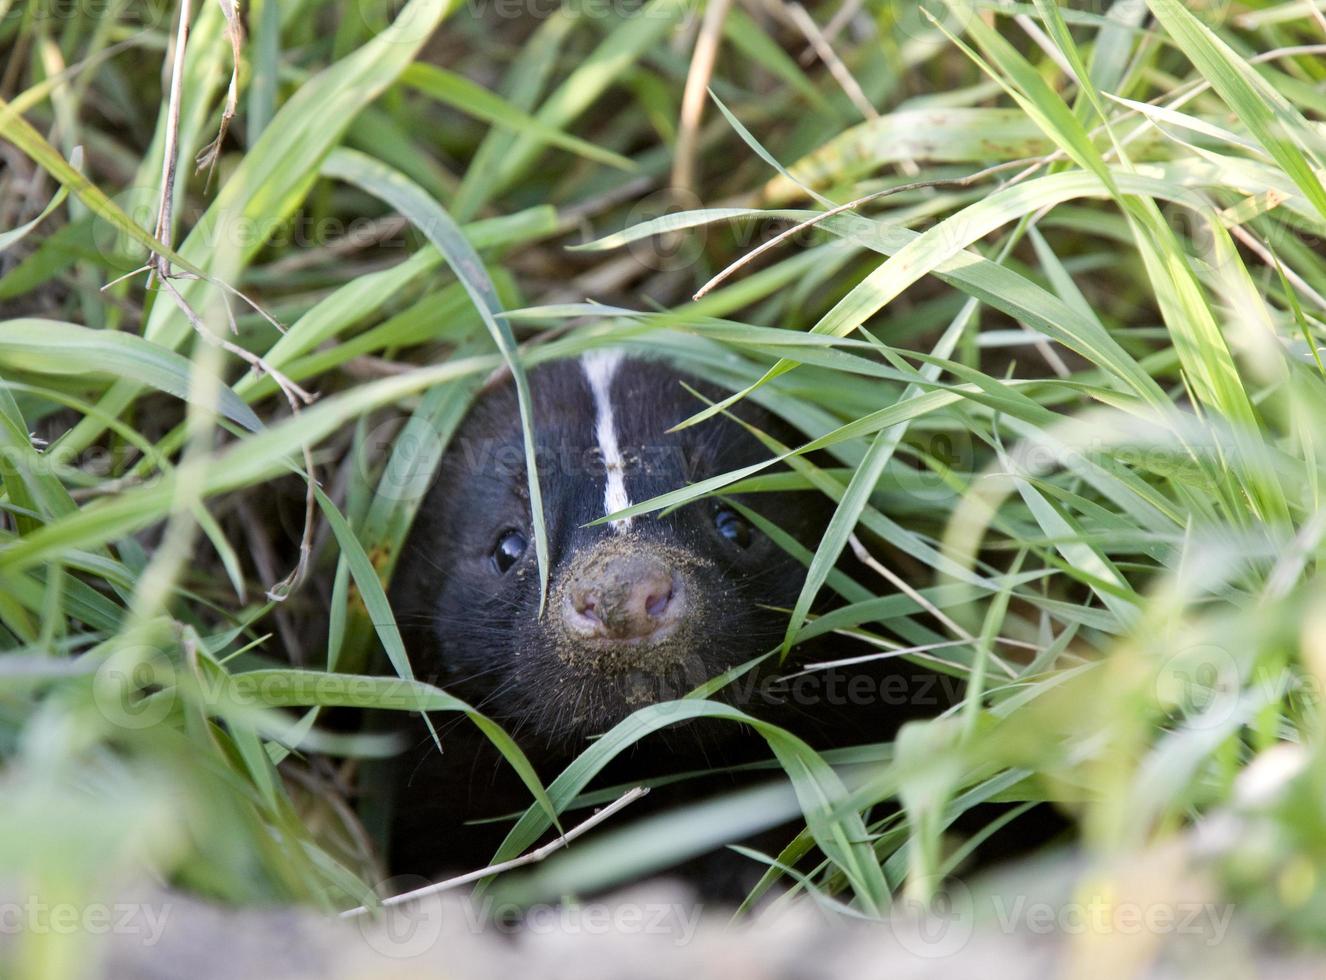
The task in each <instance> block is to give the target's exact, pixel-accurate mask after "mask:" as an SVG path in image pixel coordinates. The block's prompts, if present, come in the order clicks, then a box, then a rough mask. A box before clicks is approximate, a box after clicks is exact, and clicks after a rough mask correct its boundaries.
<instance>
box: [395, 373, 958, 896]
mask: <svg viewBox="0 0 1326 980" xmlns="http://www.w3.org/2000/svg"><path fill="white" fill-rule="evenodd" d="M683 382H685V383H686V384H688V385H690V386H691V387H692V388H694V389H696V390H698V391H699V392H701V393H702V394H703V395H705V397H712V398H718V397H722V394H723V393H722V392H721V391H719V390H717V389H715V388H714V387H713V386H711V385H708V384H705V383H703V382H700V381H698V380H696V379H694V378H689V377H685V376H683V375H680V374H679V373H678V372H677V371H676V370H674V369H673V368H671V367H669V366H667V365H665V364H662V363H657V362H652V361H644V360H635V359H630V358H626V357H624V356H622V355H621V354H619V353H616V352H603V351H600V352H594V353H590V354H586V355H585V356H583V357H581V358H579V359H577V360H569V361H561V362H555V363H550V364H547V365H545V366H542V367H538V368H536V369H534V370H532V371H531V372H530V373H529V384H530V389H531V394H532V407H533V416H534V420H535V441H536V446H537V457H536V458H537V463H538V472H539V481H540V487H541V491H542V498H543V506H544V516H545V521H546V526H547V533H548V561H549V567H550V579H549V592H548V598H547V605H546V608H545V609H544V611H543V614H542V615H540V613H539V599H540V596H539V573H538V564H537V559H536V556H535V548H534V543H533V542H534V531H533V528H532V526H531V516H530V502H529V497H528V492H527V485H528V484H527V477H526V471H525V452H524V443H523V439H522V434H521V427H520V422H519V413H518V408H517V401H516V394H515V388H514V385H512V384H511V383H509V382H508V383H506V384H504V385H501V386H496V387H493V388H491V389H489V390H487V391H486V392H484V393H483V394H482V395H481V396H480V398H479V400H478V401H477V402H476V404H475V405H474V407H473V408H472V409H471V411H470V413H469V415H468V416H467V417H466V419H465V421H464V422H463V423H462V425H461V427H460V429H459V430H458V432H457V434H456V437H455V439H454V441H453V442H452V444H451V446H450V447H449V449H448V451H447V453H446V456H445V458H444V459H443V461H442V464H441V467H440V472H439V474H438V476H437V479H436V482H435V483H434V485H433V486H432V487H431V488H430V490H429V493H428V496H427V498H426V500H425V501H424V503H423V506H422V507H421V508H420V511H419V515H418V518H417V520H416V523H415V526H414V528H413V529H412V531H411V533H410V536H409V538H408V541H407V543H406V546H405V550H404V552H403V554H402V556H401V561H400V564H399V566H398V568H397V572H396V575H395V581H394V583H393V588H392V596H391V598H392V605H393V608H394V611H395V613H396V617H397V621H398V623H399V624H400V626H401V629H402V632H403V634H404V637H405V642H406V646H407V649H408V651H409V653H410V656H411V659H412V663H413V665H414V669H415V673H416V675H417V676H419V677H420V678H421V679H423V680H426V681H429V682H431V683H434V684H437V685H440V686H442V687H445V688H446V689H447V690H449V691H451V692H452V693H454V694H456V695H458V696H460V697H463V698H465V699H466V700H467V701H469V702H470V703H471V704H473V705H475V706H476V707H477V708H478V709H479V710H481V711H483V712H484V713H485V714H487V715H489V716H490V717H492V718H495V719H496V720H497V721H499V722H500V723H502V724H503V725H504V726H505V727H506V728H507V730H508V731H509V732H511V733H512V735H513V736H514V737H515V739H516V741H517V742H518V743H519V744H520V746H521V748H522V749H523V750H524V751H525V752H526V753H527V754H528V755H529V757H530V759H531V761H532V762H533V763H534V765H535V767H536V769H537V770H538V771H539V774H540V776H541V777H542V778H544V779H545V780H551V779H552V778H553V777H555V776H556V775H557V774H558V773H559V772H560V771H561V770H562V769H563V768H564V767H565V766H566V765H567V764H568V763H569V762H570V761H571V760H572V759H574V758H575V757H576V756H577V755H578V754H579V753H581V752H582V751H584V750H585V749H586V748H587V747H588V746H589V745H590V740H591V739H592V738H593V737H594V736H597V735H600V734H602V733H603V732H606V731H607V730H608V729H610V728H611V727H612V726H613V725H614V724H616V723H617V722H619V721H621V720H622V719H623V718H625V717H626V716H627V715H629V714H630V713H631V712H633V711H635V710H636V709H638V708H640V707H642V706H644V705H648V704H652V703H656V702H660V701H667V700H671V699H674V698H678V697H681V696H682V695H684V694H686V693H687V692H688V691H690V690H692V689H693V688H695V687H696V686H697V685H699V684H701V683H703V682H704V681H706V680H709V679H710V678H712V677H714V676H716V675H718V674H720V673H722V672H723V671H725V670H727V669H729V668H732V667H735V666H737V665H739V664H742V663H744V662H746V661H748V660H750V659H751V658H754V657H757V656H759V655H761V654H764V653H766V652H768V651H769V650H771V649H772V648H774V647H775V646H777V644H778V643H779V642H780V641H781V640H782V637H783V633H784V630H785V628H786V623H787V618H786V612H785V611H780V610H786V609H788V608H790V607H791V606H792V605H793V604H794V603H795V601H796V598H797V595H798V594H799V592H800V590H801V587H802V584H803V581H804V578H805V568H804V566H803V565H802V564H801V563H800V562H799V561H797V560H796V559H794V558H793V557H791V556H790V555H788V554H787V553H786V551H784V550H783V549H782V548H781V547H780V546H779V545H778V544H777V543H775V542H774V541H772V540H770V539H769V538H768V537H766V536H765V535H764V534H762V533H760V532H759V531H758V530H757V529H756V528H755V527H753V526H752V525H751V524H750V523H749V522H748V521H746V520H745V519H744V518H743V517H742V516H741V514H740V513H738V511H737V510H735V509H734V508H732V507H730V506H729V505H727V504H724V503H722V502H719V501H718V500H716V499H713V498H707V499H703V500H700V501H697V502H694V503H691V504H688V505H686V506H684V507H681V508H678V509H677V510H675V511H673V512H671V513H667V514H663V515H660V514H657V513H655V514H650V515H647V516H637V517H634V518H624V519H621V520H617V521H614V522H611V523H601V524H595V525H593V526H589V525H590V524H591V522H593V521H596V520H598V519H600V518H602V517H604V516H605V515H607V514H611V513H614V512H616V511H619V510H621V509H623V508H625V507H628V506H630V505H631V504H633V503H638V502H641V501H645V500H648V499H650V498H652V497H655V496H657V495H659V494H661V493H664V492H667V491H670V490H676V489H678V488H680V487H684V486H685V485H687V484H688V483H693V482H696V481H698V480H703V479H705V478H707V477H710V476H714V475H716V474H720V473H724V472H727V471H730V470H734V469H737V468H739V467H743V466H746V465H748V464H752V463H756V462H759V461H762V460H766V459H768V458H769V455H770V453H769V450H768V449H767V448H765V447H764V446H763V445H762V444H761V443H760V442H759V441H758V440H757V439H756V438H755V437H754V436H753V435H751V434H750V433H749V432H747V431H746V430H745V429H744V428H743V427H742V426H741V425H739V424H738V423H737V422H735V421H733V420H731V419H728V418H725V417H722V416H718V417H715V418H711V419H709V420H707V421H705V422H703V423H701V424H698V425H695V426H692V427H689V428H686V429H682V430H680V431H677V432H670V431H668V430H669V429H670V428H671V427H672V426H674V425H676V424H677V423H679V422H681V421H683V420H684V419H686V418H688V417H689V416H691V415H693V414H694V413H695V412H696V411H698V410H699V409H700V408H701V407H703V406H702V403H701V402H699V401H698V400H697V399H696V398H695V396H694V395H693V394H691V393H690V392H688V391H687V390H686V388H685V387H683ZM734 414H735V415H737V416H738V417H740V418H742V419H744V420H745V421H746V422H748V423H750V424H752V425H754V426H755V427H757V428H758V429H761V430H763V431H765V432H767V433H769V434H771V435H773V436H774V437H775V438H778V439H779V440H780V441H783V442H784V443H790V444H794V445H795V444H798V443H800V442H801V441H803V440H802V438H801V437H800V436H798V435H797V434H796V433H794V432H793V431H792V430H790V429H789V428H788V427H787V426H786V425H785V424H784V423H783V422H781V421H780V420H779V419H777V418H775V417H774V416H772V415H771V414H769V413H768V412H766V411H764V410H763V409H761V408H759V407H758V406H756V405H754V404H753V403H752V402H750V401H749V400H743V401H742V402H741V403H740V404H739V405H738V406H737V407H736V408H735V410H734ZM734 499H737V500H739V501H740V502H741V503H742V504H743V505H745V506H747V507H749V508H750V509H751V510H753V511H754V512H756V513H759V514H761V515H762V516H763V517H765V518H767V519H768V520H769V521H771V522H772V523H773V524H775V525H777V526H778V527H780V528H782V529H783V530H784V531H786V532H788V533H789V534H791V535H792V536H793V537H795V538H796V539H797V540H798V541H799V542H801V543H802V544H803V545H805V546H806V547H807V548H809V549H811V550H813V549H814V548H815V547H816V545H817V544H818V542H819V539H820V536H821V535H822V533H823V531H824V528H825V526H826V524H827V522H828V520H829V517H830V516H831V513H832V505H831V503H830V502H829V501H828V500H827V499H826V498H825V497H823V496H822V495H821V494H819V493H815V492H810V491H786V492H781V491H780V492H765V493H756V494H748V495H742V496H738V497H736V498H734ZM824 654H825V651H823V650H819V651H817V656H816V657H815V659H829V657H828V656H827V655H824ZM772 663H773V664H774V668H775V669H779V668H777V665H776V658H775V660H774V661H772ZM888 663H889V667H888V670H890V671H895V672H896V671H898V670H906V669H907V668H906V667H905V666H902V665H900V664H899V662H898V661H896V660H894V661H889V662H888ZM787 666H788V665H784V666H783V668H781V669H782V670H783V671H786V669H787ZM855 669H856V670H858V671H859V670H863V669H864V670H875V671H878V670H880V669H881V668H880V667H879V666H878V665H868V666H867V667H865V668H855ZM737 687H738V688H739V690H743V691H745V692H746V698H745V700H744V701H743V700H742V699H741V696H740V695H737V696H736V698H735V700H737V701H738V705H739V706H740V707H742V708H743V709H745V710H748V711H751V712H752V713H754V714H756V715H759V716H761V717H765V718H768V719H769V720H772V721H776V722H777V723H779V724H783V725H785V726H787V727H789V728H792V729H793V730H794V731H797V732H798V733H799V734H801V735H803V737H807V738H809V739H810V740H811V741H812V743H818V744H835V743H838V744H840V743H845V742H847V743H850V742H852V741H858V742H859V741H866V740H872V741H873V740H878V739H882V738H887V737H889V736H890V735H891V734H892V733H893V731H894V730H895V729H896V727H897V725H898V724H899V723H900V722H901V721H902V720H903V719H904V712H905V711H906V710H907V709H906V707H905V706H899V705H896V704H894V705H891V706H885V705H883V704H881V703H871V704H866V705H856V706H847V707H839V706H835V707H829V706H826V705H819V706H818V709H816V708H811V707H808V706H806V705H800V706H798V705H797V704H795V703H794V701H795V699H790V698H785V697H784V698H779V699H777V700H778V701H780V702H781V703H779V704H772V703H755V702H759V701H760V700H761V698H760V697H758V696H752V695H751V692H752V691H758V690H760V688H759V687H757V686H752V685H750V684H747V685H744V686H743V685H737ZM874 689H876V690H877V689H878V688H874ZM725 696H726V697H727V698H728V699H729V700H734V697H733V695H731V694H730V693H725ZM763 700H764V701H765V702H769V701H772V700H774V699H770V698H765V699H763ZM931 710H933V709H931ZM411 745H412V746H413V748H412V750H411V752H410V753H409V754H407V756H406V757H405V758H404V759H403V760H402V763H401V765H400V777H399V789H400V792H399V795H398V798H397V800H396V817H395V820H394V826H393V830H392V834H391V837H392V840H391V858H392V861H391V863H392V866H393V869H394V870H395V871H396V872H397V873H410V874H417V875H424V876H428V877H435V876H437V875H439V874H442V873H447V872H455V871H463V870H470V869H472V868H475V867H482V866H484V865H485V864H487V863H488V861H489V859H490V858H491V856H492V853H493V851H494V850H495V848H496V846H497V844H498V843H500V841H501V838H502V836H504V834H505V831H506V830H507V829H508V827H509V824H508V823H500V824H493V823H480V824H478V825H474V824H472V823H470V824H467V822H472V821H475V820H480V819H482V818H487V817H496V816H499V815H502V814H508V813H511V812H513V811H519V810H521V809H523V808H524V807H526V806H527V805H529V803H530V797H529V793H528V791H527V790H526V789H524V787H523V786H522V785H521V784H520V783H519V782H518V781H517V779H516V777H515V776H514V774H513V773H512V772H511V771H510V768H509V767H508V766H507V765H506V764H505V763H503V762H502V761H501V759H500V757H499V756H498V755H497V753H496V751H495V750H493V749H492V747H491V745H489V744H488V743H487V740H486V739H484V738H483V736H482V735H480V734H478V733H477V732H476V731H475V730H474V729H473V728H472V726H469V725H466V724H463V723H462V724H456V725H446V726H444V728H443V731H442V747H443V751H442V752H441V753H439V752H438V751H437V748H436V746H435V745H434V743H433V741H432V739H431V737H430V736H429V735H428V734H427V733H426V732H425V731H424V730H423V728H422V727H421V726H420V727H418V728H416V729H415V730H412V732H411ZM768 754H769V753H768V751H767V749H766V748H765V747H764V746H763V743H762V742H761V741H760V740H759V739H758V738H756V737H755V736H753V735H752V733H750V732H749V731H747V730H746V729H745V728H744V727H742V726H737V725H733V724H730V723H719V722H710V723H689V724H686V725H682V726H677V727H675V728H672V729H667V730H664V731H663V732H661V733H659V734H658V735H655V736H651V737H650V738H648V739H645V740H644V741H642V742H641V743H640V744H639V745H638V746H636V748H635V749H634V750H633V751H632V752H630V753H629V754H628V755H627V756H625V757H623V758H621V759H619V760H617V763H616V764H615V765H614V766H613V767H610V770H609V771H608V772H605V774H604V775H603V777H601V783H600V784H602V785H609V784H613V783H616V782H622V781H629V780H635V779H641V778H646V777H649V776H657V775H660V774H663V773H666V772H669V771H671V772H677V771H686V770H692V769H697V768H708V767H711V766H712V767H718V766H722V765H730V764H731V763H733V762H739V761H744V760H751V759H757V758H767V757H768ZM724 778H725V779H726V781H727V783H728V785H729V786H730V785H731V780H732V777H731V776H725V777H720V780H719V782H720V785H721V783H722V781H723V779H724ZM765 778H768V774H766V776H765ZM713 788H714V787H713V784H712V783H711V784H709V786H708V787H701V788H697V786H696V784H694V783H690V782H688V783H687V784H686V785H685V787H684V788H681V787H678V786H672V787H669V788H668V789H667V790H664V791H655V793H654V794H652V795H651V797H650V798H649V799H647V800H646V801H645V802H646V803H648V804H650V805H652V806H653V807H654V808H657V807H658V806H662V805H667V803H668V802H676V801H678V800H682V799H686V798H687V797H688V795H689V796H690V797H691V798H693V797H694V795H695V794H697V793H700V792H704V791H706V790H707V791H708V792H712V791H713ZM642 809H645V807H644V804H640V805H637V806H636V807H633V808H632V809H631V811H628V812H629V813H630V814H632V815H635V814H638V813H640V812H641V810H642ZM624 816H625V815H624ZM785 841H786V838H784V839H783V842H784V843H785ZM751 867H752V868H753V867H754V865H751ZM683 873H684V871H683ZM694 883H697V884H698V885H699V887H700V888H701V891H708V892H710V893H711V894H712V893H713V892H714V889H712V888H708V887H707V886H706V884H705V882H703V881H699V882H694ZM732 894H736V897H740V896H739V893H736V892H733V893H732Z"/></svg>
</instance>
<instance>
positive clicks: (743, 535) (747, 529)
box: [714, 510, 753, 548]
mask: <svg viewBox="0 0 1326 980" xmlns="http://www.w3.org/2000/svg"><path fill="white" fill-rule="evenodd" d="M714 527H716V528H718V533H719V534H721V535H723V537H725V538H727V539H728V540H729V541H731V542H732V543H733V544H735V545H736V546H737V547H738V548H748V547H750V539H751V534H752V533H753V532H752V531H751V526H750V525H749V524H747V523H746V521H745V520H744V519H743V518H742V516H741V515H740V514H738V513H737V512H736V511H735V510H720V511H719V512H718V513H717V514H715V515H714Z"/></svg>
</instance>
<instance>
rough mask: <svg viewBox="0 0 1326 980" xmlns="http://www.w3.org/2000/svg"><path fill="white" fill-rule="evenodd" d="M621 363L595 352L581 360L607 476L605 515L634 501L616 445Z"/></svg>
mask: <svg viewBox="0 0 1326 980" xmlns="http://www.w3.org/2000/svg"><path fill="white" fill-rule="evenodd" d="M621 363H622V354H621V351H615V350H594V351H590V352H589V353H587V354H584V355H583V356H582V357H581V358H580V364H581V367H583V368H584V371H585V377H586V378H587V379H588V380H589V390H590V392H591V393H592V394H593V395H594V438H595V439H597V440H598V444H599V452H600V454H602V456H603V468H604V472H605V474H606V481H605V483H604V487H603V513H604V514H612V513H615V512H616V511H619V510H621V509H622V508H624V507H630V506H631V498H630V497H628V496H627V495H626V468H625V461H624V460H623V459H622V451H621V447H620V446H618V445H617V425H616V423H615V422H614V420H613V417H612V379H613V376H614V375H615V374H616V373H617V368H618V367H619V366H620V365H621ZM611 526H612V528H613V530H616V531H621V530H625V529H626V528H628V527H630V526H631V519H630V518H629V517H624V518H622V519H621V520H617V521H613V522H612V524H611Z"/></svg>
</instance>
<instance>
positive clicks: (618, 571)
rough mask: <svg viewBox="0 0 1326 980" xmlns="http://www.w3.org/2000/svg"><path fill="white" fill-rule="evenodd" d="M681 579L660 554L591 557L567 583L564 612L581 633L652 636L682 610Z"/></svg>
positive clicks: (626, 638)
mask: <svg viewBox="0 0 1326 980" xmlns="http://www.w3.org/2000/svg"><path fill="white" fill-rule="evenodd" d="M684 583H685V580H684V579H683V577H682V576H681V575H680V574H679V573H678V571H677V570H676V569H675V568H673V567H672V565H671V564H670V563H668V562H667V561H665V560H664V559H663V558H660V557H657V556H654V555H651V554H647V553H644V554H642V553H636V554H625V555H623V554H617V555H609V556H604V557H602V558H601V559H600V560H597V561H589V562H586V563H584V564H583V565H581V567H579V568H578V569H576V570H575V571H574V572H573V573H572V575H571V578H570V581H569V582H568V583H567V588H566V592H565V599H564V601H563V604H562V617H563V619H564V621H565V623H566V626H567V628H568V629H569V630H570V631H571V632H572V633H573V634H575V635H577V636H581V637H584V638H585V639H593V640H606V641H613V640H616V641H622V642H632V643H635V642H645V643H648V642H651V641H653V640H656V639H662V638H663V637H664V636H667V635H669V634H670V633H671V632H672V631H673V628H674V627H675V626H676V624H677V623H678V622H680V621H681V620H682V619H683V618H684V617H685V615H686V594H685V593H686V589H685V584H684Z"/></svg>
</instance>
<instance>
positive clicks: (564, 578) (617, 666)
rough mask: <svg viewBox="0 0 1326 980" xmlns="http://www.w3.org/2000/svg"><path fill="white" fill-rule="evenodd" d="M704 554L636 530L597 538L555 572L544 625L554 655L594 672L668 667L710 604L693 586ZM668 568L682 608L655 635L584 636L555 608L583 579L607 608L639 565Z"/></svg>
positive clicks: (692, 639) (687, 647) (682, 653)
mask: <svg viewBox="0 0 1326 980" xmlns="http://www.w3.org/2000/svg"><path fill="white" fill-rule="evenodd" d="M709 564H710V562H709V561H708V560H707V559H704V558H701V557H700V556H698V555H695V554H693V553H692V552H690V551H688V550H686V549H685V548H681V547H678V546H676V545H671V544H667V543H665V542H660V541H654V540H650V539H648V538H645V537H644V536H642V535H640V534H639V533H636V532H629V531H628V532H624V533H615V534H612V535H610V536H608V537H605V538H603V539H602V540H600V541H599V542H598V543H596V544H595V545H594V546H593V547H592V548H589V549H587V550H585V551H583V552H581V553H580V554H578V555H576V556H575V558H574V559H572V561H571V563H570V564H569V565H568V566H567V567H566V569H565V570H564V571H563V572H562V574H561V575H560V576H559V577H558V581H557V584H556V585H555V586H554V588H553V593H552V595H551V596H550V597H549V598H550V602H549V615H548V617H547V619H546V623H547V628H548V629H550V630H551V631H552V632H553V634H554V641H555V642H554V646H555V648H556V650H557V656H558V657H559V658H560V659H561V660H562V662H563V663H566V664H567V665H569V666H573V667H578V668H590V669H593V670H597V671H605V672H619V671H628V670H629V671H644V672H647V673H663V672H665V671H670V670H673V669H675V668H676V667H677V665H678V664H679V663H682V662H684V661H685V660H687V659H688V658H689V657H691V656H692V651H693V649H694V647H695V645H696V642H697V640H699V639H700V638H701V637H702V635H703V633H704V624H705V623H706V621H707V620H708V618H709V611H710V609H711V604H710V602H709V601H708V597H706V596H705V595H703V593H702V591H701V590H700V589H699V588H698V583H697V581H696V576H695V574H694V572H695V570H696V569H697V568H701V567H704V566H707V565H709ZM659 566H661V567H664V568H669V569H671V571H672V574H673V575H674V576H675V577H676V578H677V579H678V580H679V584H680V587H681V591H683V592H684V593H685V596H686V602H685V612H684V614H683V615H681V616H680V618H679V619H678V620H677V621H676V623H675V624H674V625H672V627H671V628H670V629H668V630H667V631H666V632H665V633H664V634H662V635H658V636H646V637H643V638H641V639H638V640H627V641H620V640H613V639H597V638H586V637H585V636H584V635H582V634H580V633H577V632H576V631H574V630H572V629H571V628H570V627H569V626H568V625H567V624H566V621H565V619H564V618H563V617H562V615H561V614H560V610H562V609H563V608H565V607H566V605H567V604H568V603H569V602H571V601H572V593H573V591H574V590H576V589H577V588H578V587H583V583H585V582H593V583H594V585H595V588H596V589H597V590H598V592H599V594H600V596H601V599H600V601H601V602H603V603H605V604H606V605H607V606H609V607H612V605H613V603H619V602H621V601H622V599H623V597H625V596H627V595H629V594H630V592H631V590H632V589H633V588H634V587H635V584H636V583H635V580H634V576H635V575H636V573H637V572H638V571H639V570H640V569H641V568H644V567H659Z"/></svg>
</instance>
